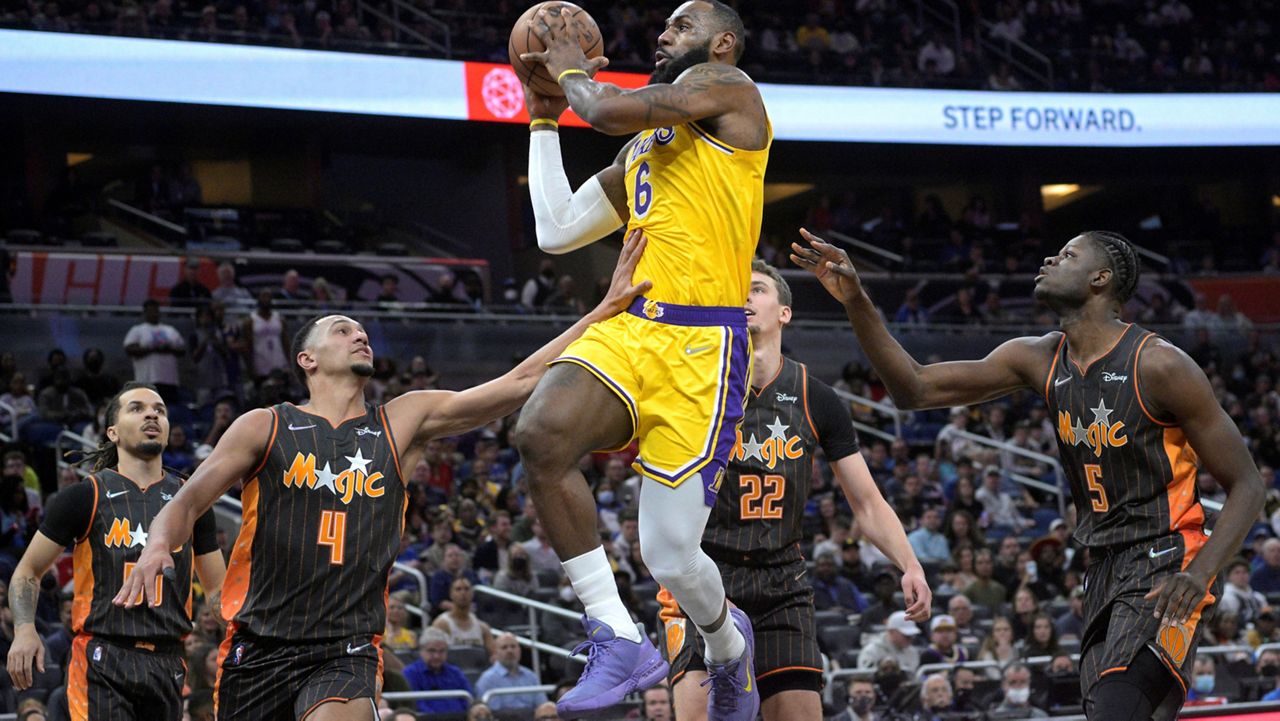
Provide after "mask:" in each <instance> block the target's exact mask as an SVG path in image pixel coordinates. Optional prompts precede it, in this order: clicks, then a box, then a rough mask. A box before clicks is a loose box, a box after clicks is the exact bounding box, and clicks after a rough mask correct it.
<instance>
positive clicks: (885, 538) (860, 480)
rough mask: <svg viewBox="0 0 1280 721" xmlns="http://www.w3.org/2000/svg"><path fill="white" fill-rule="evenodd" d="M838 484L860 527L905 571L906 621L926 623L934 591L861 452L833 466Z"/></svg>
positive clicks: (903, 575)
mask: <svg viewBox="0 0 1280 721" xmlns="http://www.w3.org/2000/svg"><path fill="white" fill-rule="evenodd" d="M831 470H832V471H834V472H835V477H836V483H838V484H840V490H842V491H844V497H845V499H846V500H848V501H849V507H850V508H851V509H853V517H854V518H856V519H858V526H859V527H860V528H861V529H862V530H863V532H864V533H866V535H867V539H868V540H870V541H871V542H872V543H874V544H875V547H876V548H878V549H880V551H881V552H882V553H884V555H885V556H887V557H888V558H889V560H890V561H893V565H895V566H897V567H898V569H899V570H901V571H902V595H903V599H904V600H905V602H906V604H907V619H908V620H910V621H925V620H928V618H929V612H930V609H931V608H932V606H933V592H932V591H930V590H929V583H928V582H927V581H926V580H925V577H924V568H923V567H922V566H921V565H920V559H918V558H916V552H915V551H913V550H912V549H911V544H910V543H908V542H907V534H906V533H905V532H904V531H903V530H902V521H900V520H898V514H897V513H894V511H893V509H892V508H890V507H889V503H888V502H887V501H885V500H884V496H883V495H881V494H880V488H879V487H878V486H876V482H875V479H873V478H872V477H871V469H869V468H867V461H866V459H864V458H863V457H862V454H861V453H854V454H853V455H851V456H845V457H844V458H841V459H840V460H838V461H836V462H835V463H832V464H831Z"/></svg>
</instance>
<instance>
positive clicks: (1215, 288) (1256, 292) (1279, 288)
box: [1184, 276, 1280, 323]
mask: <svg viewBox="0 0 1280 721" xmlns="http://www.w3.org/2000/svg"><path fill="white" fill-rule="evenodd" d="M1184 282H1185V283H1186V284H1187V285H1189V286H1191V287H1192V288H1193V289H1194V290H1195V291H1196V292H1198V293H1204V295H1205V300H1207V301H1209V307H1210V308H1217V307H1218V299H1219V298H1221V297H1222V296H1224V295H1229V296H1231V299H1232V300H1234V301H1235V302H1236V308H1237V309H1238V310H1239V311H1240V312H1241V313H1244V314H1245V316H1247V317H1248V318H1249V320H1251V321H1253V322H1254V323H1275V322H1277V321H1280V306H1277V304H1276V298H1277V297H1280V278H1277V277H1275V276H1250V277H1243V278H1232V277H1226V278H1213V277H1209V278H1187V279H1186V280H1185V281H1184Z"/></svg>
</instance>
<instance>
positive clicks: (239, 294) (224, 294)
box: [206, 6, 253, 308]
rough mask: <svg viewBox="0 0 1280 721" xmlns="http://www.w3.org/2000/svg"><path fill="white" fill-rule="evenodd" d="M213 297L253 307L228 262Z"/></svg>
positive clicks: (227, 303)
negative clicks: (237, 282)
mask: <svg viewBox="0 0 1280 721" xmlns="http://www.w3.org/2000/svg"><path fill="white" fill-rule="evenodd" d="M210 7H212V6H210ZM206 10H208V8H206ZM212 296H213V299H214V300H216V301H218V302H219V303H222V304H223V305H224V306H226V307H228V308H237V307H239V308H248V307H249V306H251V305H253V296H252V295H251V294H250V293H249V291H247V290H245V289H244V288H243V287H242V286H240V285H237V284H236V268H235V266H234V265H232V264H231V263H230V262H228V261H223V262H222V263H219V264H218V287H217V288H214V289H213V292H212Z"/></svg>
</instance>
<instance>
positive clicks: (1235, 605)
mask: <svg viewBox="0 0 1280 721" xmlns="http://www.w3.org/2000/svg"><path fill="white" fill-rule="evenodd" d="M1226 576H1227V582H1226V583H1225V584H1223V586H1222V600H1221V601H1219V602H1218V610H1219V611H1221V612H1223V613H1234V614H1236V616H1238V617H1239V618H1240V625H1241V626H1246V625H1248V624H1251V623H1253V622H1254V621H1255V620H1257V618H1258V614H1260V613H1262V609H1263V608H1264V607H1265V606H1266V605H1267V597H1266V596H1263V595H1262V594H1261V593H1258V592H1257V591H1255V590H1253V588H1252V587H1251V586H1250V585H1249V564H1248V562H1246V561H1244V560H1243V559H1237V560H1235V561H1232V562H1231V563H1230V564H1229V565H1228V566H1227V571H1226Z"/></svg>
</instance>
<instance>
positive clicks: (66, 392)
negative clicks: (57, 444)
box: [36, 368, 94, 427]
mask: <svg viewBox="0 0 1280 721" xmlns="http://www.w3.org/2000/svg"><path fill="white" fill-rule="evenodd" d="M36 408H37V413H38V414H39V416H40V419H41V420H43V421H46V422H49V423H58V424H61V425H63V426H68V427H70V426H75V425H78V424H81V423H87V422H89V421H92V420H93V415H94V409H93V404H92V403H90V402H89V396H88V395H86V394H85V392H84V391H82V390H80V389H79V388H77V387H75V386H73V385H71V372H70V371H68V370H67V369H66V368H59V369H58V370H57V371H56V372H54V374H53V383H52V384H51V385H50V386H48V387H47V388H45V389H44V390H42V391H40V397H39V398H38V399H37V400H36Z"/></svg>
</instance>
